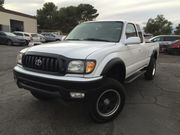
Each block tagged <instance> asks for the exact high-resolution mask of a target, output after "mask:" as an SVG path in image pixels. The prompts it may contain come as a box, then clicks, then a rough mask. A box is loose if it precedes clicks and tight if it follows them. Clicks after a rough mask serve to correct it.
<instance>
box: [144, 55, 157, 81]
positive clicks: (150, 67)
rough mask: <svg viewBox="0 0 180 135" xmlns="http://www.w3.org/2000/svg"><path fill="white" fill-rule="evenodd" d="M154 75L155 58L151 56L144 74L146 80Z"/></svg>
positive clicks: (151, 78)
mask: <svg viewBox="0 0 180 135" xmlns="http://www.w3.org/2000/svg"><path fill="white" fill-rule="evenodd" d="M155 75H156V59H155V58H154V57H152V58H151V60H150V63H149V65H148V67H147V70H146V72H145V74H144V76H145V79H146V80H153V79H154V77H155Z"/></svg>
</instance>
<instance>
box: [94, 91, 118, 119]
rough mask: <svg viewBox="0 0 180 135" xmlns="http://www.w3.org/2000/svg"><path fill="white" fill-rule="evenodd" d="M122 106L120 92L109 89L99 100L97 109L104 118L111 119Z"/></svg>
mask: <svg viewBox="0 0 180 135" xmlns="http://www.w3.org/2000/svg"><path fill="white" fill-rule="evenodd" d="M120 104H121V97H120V94H119V92H118V91H116V90H113V89H109V90H106V91H104V92H103V93H102V94H101V95H100V96H99V98H98V100H97V104H96V109H97V113H98V114H99V115H100V116H102V117H109V116H112V115H113V114H115V113H116V112H117V110H118V108H119V106H120Z"/></svg>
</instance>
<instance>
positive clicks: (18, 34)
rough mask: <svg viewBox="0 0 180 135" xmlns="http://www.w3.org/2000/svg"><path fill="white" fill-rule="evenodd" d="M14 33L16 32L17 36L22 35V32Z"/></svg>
mask: <svg viewBox="0 0 180 135" xmlns="http://www.w3.org/2000/svg"><path fill="white" fill-rule="evenodd" d="M14 34H16V35H17V36H23V34H22V33H14Z"/></svg>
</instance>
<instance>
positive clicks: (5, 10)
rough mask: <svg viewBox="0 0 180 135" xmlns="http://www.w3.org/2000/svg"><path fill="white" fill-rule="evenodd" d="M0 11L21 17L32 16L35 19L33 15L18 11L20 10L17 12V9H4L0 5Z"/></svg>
mask: <svg viewBox="0 0 180 135" xmlns="http://www.w3.org/2000/svg"><path fill="white" fill-rule="evenodd" d="M0 12H4V13H9V14H13V15H19V16H23V17H28V18H32V19H36V17H35V16H32V15H27V14H24V13H20V12H17V11H12V10H8V9H5V8H3V7H1V6H0Z"/></svg>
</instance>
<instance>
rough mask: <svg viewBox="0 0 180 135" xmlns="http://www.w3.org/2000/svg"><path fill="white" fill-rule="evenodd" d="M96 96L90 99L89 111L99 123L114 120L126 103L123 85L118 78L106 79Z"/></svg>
mask: <svg viewBox="0 0 180 135" xmlns="http://www.w3.org/2000/svg"><path fill="white" fill-rule="evenodd" d="M97 91H99V92H98V94H97V95H96V96H94V95H92V97H91V98H90V101H89V106H90V108H89V112H90V116H91V118H92V120H94V121H95V122H98V123H104V122H108V121H110V120H113V119H114V118H116V117H117V116H118V114H119V113H120V112H121V111H122V109H123V107H124V104H125V93H124V88H123V86H122V85H121V84H120V83H119V82H118V81H116V80H114V79H110V78H106V79H104V86H102V87H101V88H99V90H97Z"/></svg>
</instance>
